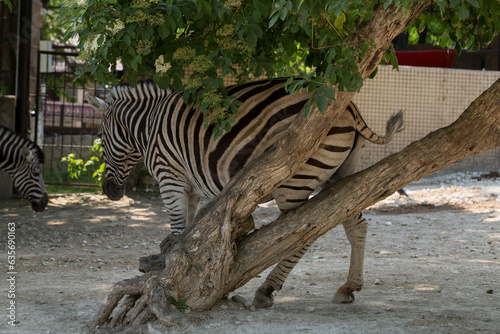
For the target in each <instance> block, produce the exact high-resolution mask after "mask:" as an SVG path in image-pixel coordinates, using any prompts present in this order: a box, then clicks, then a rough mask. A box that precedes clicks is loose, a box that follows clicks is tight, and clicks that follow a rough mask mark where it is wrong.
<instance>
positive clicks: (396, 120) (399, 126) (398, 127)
mask: <svg viewBox="0 0 500 334" xmlns="http://www.w3.org/2000/svg"><path fill="white" fill-rule="evenodd" d="M403 116H404V113H403V110H400V111H398V112H397V113H394V114H392V116H391V117H390V118H389V119H388V120H387V124H386V128H385V136H383V137H381V136H378V135H377V134H376V133H374V132H371V134H367V133H363V132H366V130H367V129H368V130H369V128H368V127H367V128H365V129H364V131H360V134H361V135H362V136H363V137H364V138H365V139H366V140H368V141H370V142H372V143H374V144H378V145H384V144H387V143H388V142H390V141H391V140H392V137H393V136H394V134H395V133H397V132H401V131H403V130H404V128H405V126H404V117H403ZM370 131H371V130H370Z"/></svg>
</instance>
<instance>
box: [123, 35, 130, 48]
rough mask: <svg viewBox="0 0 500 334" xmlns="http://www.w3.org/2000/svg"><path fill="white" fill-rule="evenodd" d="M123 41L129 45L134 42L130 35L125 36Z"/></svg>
mask: <svg viewBox="0 0 500 334" xmlns="http://www.w3.org/2000/svg"><path fill="white" fill-rule="evenodd" d="M123 41H124V42H125V44H126V45H127V46H130V45H131V44H132V38H131V37H130V35H125V36H123Z"/></svg>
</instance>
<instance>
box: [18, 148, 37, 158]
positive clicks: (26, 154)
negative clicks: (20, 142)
mask: <svg viewBox="0 0 500 334" xmlns="http://www.w3.org/2000/svg"><path fill="white" fill-rule="evenodd" d="M21 154H22V155H23V157H24V159H26V161H28V162H30V161H31V160H33V158H34V157H35V156H34V155H33V152H32V151H31V150H30V149H29V148H27V147H26V146H23V148H22V149H21Z"/></svg>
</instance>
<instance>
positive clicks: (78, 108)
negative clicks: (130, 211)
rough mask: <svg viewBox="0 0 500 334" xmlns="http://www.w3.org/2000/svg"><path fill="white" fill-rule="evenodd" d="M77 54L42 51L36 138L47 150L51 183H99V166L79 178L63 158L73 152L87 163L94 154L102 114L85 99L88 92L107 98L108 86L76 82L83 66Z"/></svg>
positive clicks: (46, 174) (47, 173) (46, 173)
mask: <svg viewBox="0 0 500 334" xmlns="http://www.w3.org/2000/svg"><path fill="white" fill-rule="evenodd" d="M77 56H78V54H77V53H76V52H74V51H72V50H70V51H68V50H60V51H39V53H38V73H37V96H36V110H35V114H34V116H35V117H34V122H35V124H36V126H34V128H35V129H36V130H35V138H36V141H37V143H38V144H39V145H40V146H41V147H42V149H43V151H44V153H45V163H44V179H45V180H46V183H47V184H52V185H54V184H57V185H77V186H97V185H96V181H95V180H94V179H93V178H92V172H93V169H95V167H92V166H90V167H89V168H88V170H87V171H86V172H84V171H82V172H81V176H80V178H78V179H75V178H72V177H71V173H69V172H68V162H63V161H62V158H63V157H68V155H70V154H74V159H81V160H82V161H83V162H85V161H87V160H88V159H89V158H90V157H91V156H92V155H93V154H92V153H91V152H90V149H91V147H92V145H93V143H94V140H95V139H96V138H97V127H98V125H99V123H100V122H101V120H102V113H100V112H97V111H95V110H94V109H93V108H92V107H91V106H90V105H89V104H87V103H86V102H85V101H84V92H86V91H87V92H90V93H92V94H93V95H96V96H98V97H100V98H103V99H104V98H105V95H106V93H107V88H106V87H102V86H100V85H98V84H97V83H95V82H93V81H89V80H84V79H82V80H78V81H74V78H75V74H74V73H75V71H76V70H77V69H78V67H79V66H81V65H82V64H81V63H79V61H78V60H77V58H76V57H77ZM94 155H96V154H95V153H94ZM76 164H77V162H75V164H74V165H75V167H77V165H76Z"/></svg>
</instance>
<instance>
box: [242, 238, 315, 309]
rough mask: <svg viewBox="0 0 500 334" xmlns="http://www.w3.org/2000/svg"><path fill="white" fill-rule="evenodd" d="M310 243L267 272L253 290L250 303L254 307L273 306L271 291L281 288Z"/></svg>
mask: <svg viewBox="0 0 500 334" xmlns="http://www.w3.org/2000/svg"><path fill="white" fill-rule="evenodd" d="M310 246H311V245H310V244H309V245H306V246H305V247H304V248H302V249H301V250H300V251H299V252H297V253H296V254H295V255H293V256H292V257H291V258H289V259H286V260H283V261H281V262H279V263H278V264H277V265H276V267H274V269H273V270H272V271H271V273H269V275H268V276H267V278H266V280H265V282H264V283H263V284H262V285H261V286H260V287H259V288H258V289H257V291H256V292H255V297H254V299H253V302H252V305H253V306H255V307H256V308H266V307H271V306H273V303H274V300H273V292H274V291H279V290H281V288H282V286H283V283H284V282H285V280H286V278H287V277H288V275H289V274H290V272H291V271H292V269H293V268H294V267H295V265H296V264H297V263H298V262H299V260H300V259H301V258H302V256H304V254H305V253H306V252H307V250H308V249H309V247H310Z"/></svg>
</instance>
